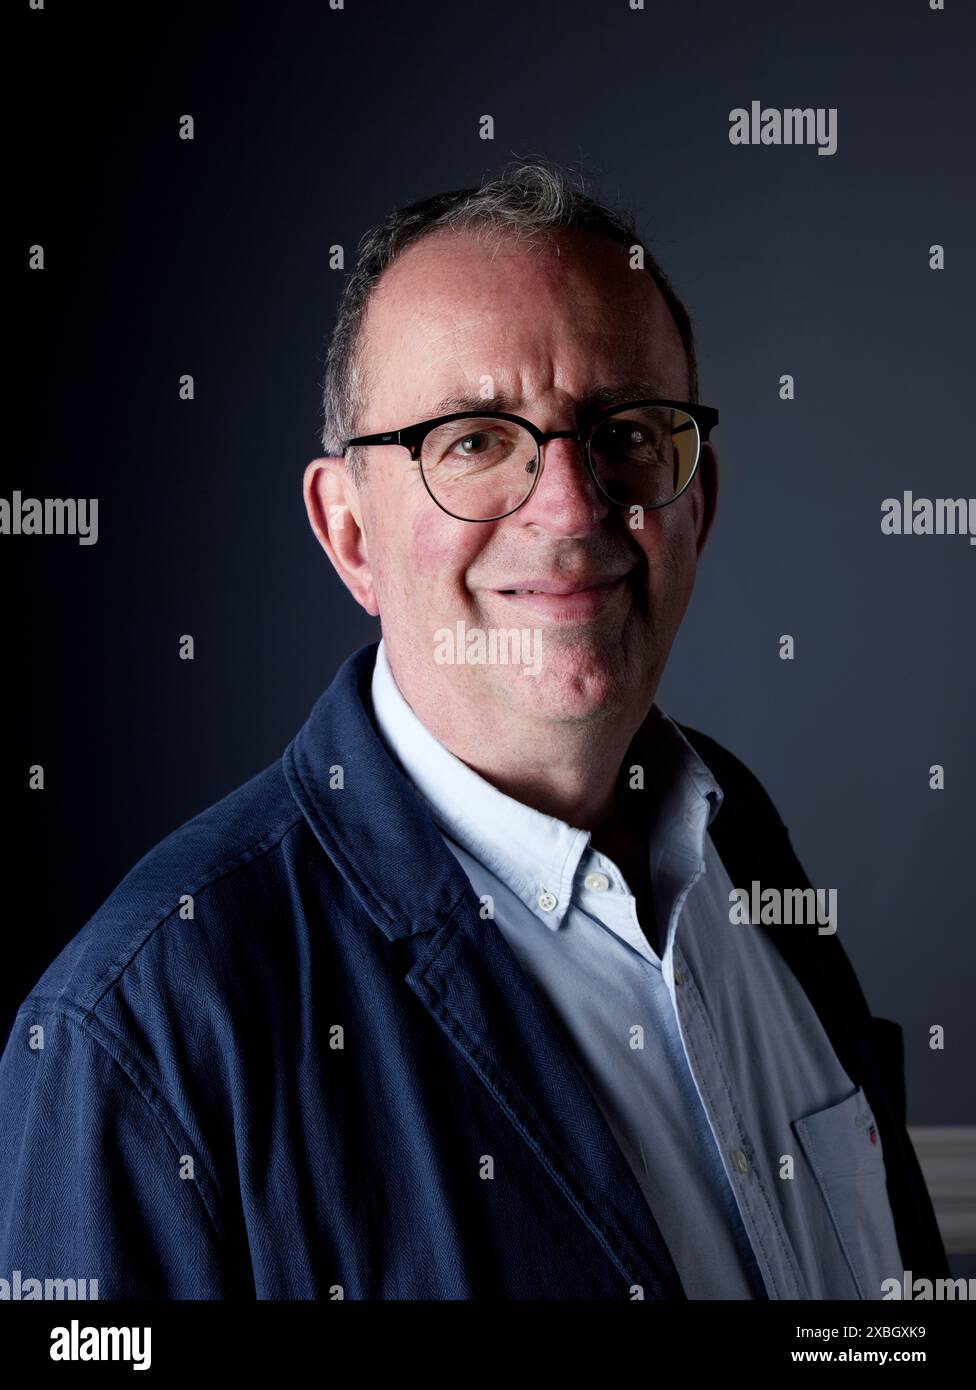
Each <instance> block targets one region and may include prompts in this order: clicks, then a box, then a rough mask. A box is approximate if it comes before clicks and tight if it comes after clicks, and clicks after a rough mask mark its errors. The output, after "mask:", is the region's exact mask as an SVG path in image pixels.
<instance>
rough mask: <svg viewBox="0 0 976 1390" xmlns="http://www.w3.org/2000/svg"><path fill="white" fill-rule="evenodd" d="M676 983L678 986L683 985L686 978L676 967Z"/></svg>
mask: <svg viewBox="0 0 976 1390" xmlns="http://www.w3.org/2000/svg"><path fill="white" fill-rule="evenodd" d="M674 982H675V984H676V985H683V984H684V982H685V977H684V975H682V973H681V971H680V970H679V969H678V967H677V966H675V967H674Z"/></svg>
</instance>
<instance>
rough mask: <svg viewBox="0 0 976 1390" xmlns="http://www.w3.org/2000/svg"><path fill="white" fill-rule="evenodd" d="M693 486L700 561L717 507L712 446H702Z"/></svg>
mask: <svg viewBox="0 0 976 1390" xmlns="http://www.w3.org/2000/svg"><path fill="white" fill-rule="evenodd" d="M695 484H696V496H695V529H696V530H697V532H698V541H697V544H696V551H697V555H698V558H699V559H701V553H702V551H703V550H704V549H705V542H706V541H707V540H708V533H709V531H710V530H711V529H712V522H713V521H714V520H715V511H716V508H717V506H718V454H717V453H716V451H715V445H714V444H703V445H702V451H701V458H700V459H699V460H698V475H697V478H696V480H695Z"/></svg>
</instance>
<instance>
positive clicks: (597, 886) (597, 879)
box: [583, 874, 610, 893]
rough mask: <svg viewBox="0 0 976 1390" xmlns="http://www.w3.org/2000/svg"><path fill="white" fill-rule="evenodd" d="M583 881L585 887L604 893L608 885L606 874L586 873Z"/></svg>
mask: <svg viewBox="0 0 976 1390" xmlns="http://www.w3.org/2000/svg"><path fill="white" fill-rule="evenodd" d="M583 882H584V883H585V884H586V886H587V888H590V889H592V891H593V892H594V893H605V892H606V891H607V889H608V888H609V887H610V880H609V879H608V878H607V876H606V874H587V875H586V878H584V880H583Z"/></svg>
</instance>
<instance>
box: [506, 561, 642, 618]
mask: <svg viewBox="0 0 976 1390" xmlns="http://www.w3.org/2000/svg"><path fill="white" fill-rule="evenodd" d="M629 574H630V571H629V570H628V571H627V572H626V573H624V574H619V575H593V576H590V577H588V578H585V579H577V580H573V581H569V580H560V579H553V580H547V579H533V580H530V581H529V582H528V583H526V584H517V585H511V586H510V587H507V588H504V589H496V590H495V592H496V593H497V594H499V595H500V596H501V597H502V598H504V599H506V600H508V601H510V602H513V603H517V604H518V606H519V607H520V608H524V609H526V610H527V611H530V612H533V613H536V614H538V615H539V616H540V617H547V618H553V619H557V620H558V619H563V620H565V621H569V622H582V621H585V620H586V619H588V618H593V617H596V615H597V614H598V613H599V612H600V611H601V610H602V609H603V607H604V606H605V604H607V603H608V602H610V600H611V599H612V598H613V596H614V595H615V594H616V593H617V592H618V591H619V590H620V589H622V588H623V587H624V584H625V582H626V580H627V578H628V575H629Z"/></svg>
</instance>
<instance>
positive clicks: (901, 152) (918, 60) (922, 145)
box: [0, 0, 976, 1124]
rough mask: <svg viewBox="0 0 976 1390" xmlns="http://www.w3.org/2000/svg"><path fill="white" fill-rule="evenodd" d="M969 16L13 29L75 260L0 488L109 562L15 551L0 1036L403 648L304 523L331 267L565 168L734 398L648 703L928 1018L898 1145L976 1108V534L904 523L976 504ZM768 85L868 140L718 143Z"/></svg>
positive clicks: (165, 19) (900, 11) (39, 281)
mask: <svg viewBox="0 0 976 1390" xmlns="http://www.w3.org/2000/svg"><path fill="white" fill-rule="evenodd" d="M964 9H965V7H964V6H963V5H961V4H953V3H952V0H949V3H948V9H947V12H946V13H942V14H940V13H932V12H930V11H929V9H928V6H927V3H926V0H888V2H887V3H885V4H883V5H882V4H877V5H875V4H867V3H862V4H855V5H851V4H850V3H848V0H829V3H824V2H823V0H821V2H820V3H794V4H791V5H790V6H789V7H788V9H784V8H783V7H782V6H780V5H778V4H774V3H756V2H755V0H753V2H752V3H735V4H721V3H718V2H717V0H716V2H715V3H703V2H702V0H699V2H698V3H695V0H681V3H653V0H648V3H647V6H646V9H645V10H644V11H643V12H639V11H638V12H634V11H631V10H630V9H629V8H628V5H627V3H626V0H614V2H613V3H608V2H607V0H599V3H598V2H597V0H593V3H590V4H586V3H583V2H582V0H575V3H562V4H559V5H552V4H547V3H543V0H536V2H535V3H522V2H520V3H514V0H513V2H512V3H498V2H497V0H496V2H495V3H485V4H479V5H477V6H463V5H459V4H456V3H437V2H435V0H412V3H410V4H395V3H392V0H390V2H389V3H387V2H386V0H372V2H370V0H366V2H365V3H364V0H358V3H357V0H349V3H347V5H346V8H345V9H344V10H342V11H330V10H329V9H328V8H327V6H326V4H325V3H324V0H321V2H320V3H307V4H305V3H297V0H291V2H290V3H282V2H281V0H278V3H275V4H270V3H269V4H266V5H252V6H250V7H247V6H242V5H237V4H206V5H204V4H200V3H193V4H188V3H166V4H158V3H157V4H153V3H148V0H143V2H142V3H141V4H140V5H138V6H135V5H132V4H128V3H127V4H99V5H95V6H84V7H82V6H78V5H75V4H71V5H69V4H67V3H64V2H62V3H58V0H49V3H48V5H47V7H46V9H45V10H44V11H43V12H40V13H31V12H29V11H27V8H26V5H23V6H22V7H21V11H22V12H21V13H20V15H19V16H18V17H17V19H16V27H17V29H18V31H19V32H18V34H17V35H15V38H14V42H13V45H12V48H11V60H10V61H11V65H12V67H14V68H16V70H17V72H18V73H19V74H20V76H21V78H22V79H23V80H24V89H23V90H24V93H25V95H24V97H23V99H22V102H21V104H20V105H19V107H18V115H17V117H16V118H15V119H16V128H15V129H14V130H13V131H12V133H11V132H8V135H9V138H10V141H11V143H12V144H13V145H14V146H15V148H14V150H13V158H14V159H15V161H16V164H17V167H16V168H15V169H14V170H13V171H12V174H11V178H12V179H13V180H14V181H15V183H14V189H13V191H14V192H15V193H16V200H15V204H14V217H13V219H12V230H13V231H14V232H15V241H17V243H18V249H17V251H16V257H17V258H19V264H20V265H22V266H26V250H25V248H26V247H27V246H28V245H30V244H32V243H35V242H40V243H43V245H44V247H45V251H46V257H47V268H46V269H45V270H44V272H43V273H33V274H32V273H30V272H28V271H27V270H26V269H23V270H22V271H19V272H18V273H17V275H16V281H17V288H18V290H19V291H20V293H21V306H22V312H21V313H20V315H19V318H18V319H17V320H16V323H15V327H14V329H13V330H12V333H13V336H14V342H13V346H14V348H15V356H16V360H17V368H16V373H15V375H14V376H13V377H12V378H10V381H11V388H12V389H11V393H10V395H9V396H8V401H7V410H8V412H9V416H12V417H13V425H14V430H15V431H17V430H20V429H22V431H23V434H22V438H21V439H20V441H19V442H16V438H17V436H16V434H15V433H14V431H9V432H8V441H7V447H6V449H5V450H4V458H3V472H4V487H3V495H4V496H7V497H9V496H10V493H11V491H12V490H13V489H14V488H19V489H20V490H21V491H22V492H23V493H25V494H30V495H34V496H39V497H47V496H52V497H53V496H69V497H92V496H96V497H98V498H99V499H100V515H99V527H100V536H99V540H98V543H97V545H95V546H91V547H82V546H79V545H78V544H77V542H76V541H75V540H74V539H72V538H70V537H21V538H14V539H11V538H6V537H5V538H3V539H2V552H3V557H4V559H5V560H6V561H7V562H8V563H7V566H6V567H5V574H6V575H7V576H8V578H7V579H6V580H5V590H4V591H5V596H6V602H5V605H4V606H5V613H6V619H7V621H6V622H5V642H4V645H5V647H6V650H7V653H8V664H7V672H6V680H5V684H6V687H7V693H8V695H9V696H10V697H12V701H13V710H12V712H11V713H10V714H9V715H8V724H7V731H6V732H7V737H6V738H5V740H4V745H5V747H4V763H5V767H4V783H3V786H4V792H3V795H4V800H5V802H6V808H7V811H8V812H9V815H10V819H11V822H12V830H11V832H10V833H9V834H8V836H7V839H6V844H5V850H6V855H5V859H6V864H5V873H4V897H5V900H6V906H7V911H6V913H5V918H6V927H7V931H6V938H7V950H6V951H5V953H4V960H5V967H6V968H5V970H4V976H3V995H2V999H0V1006H2V1007H0V1026H2V1030H3V1032H4V1035H5V1033H6V1029H7V1027H8V1026H9V1022H10V1020H11V1019H12V1015H13V1011H14V1009H15V1007H16V1005H17V1003H18V1002H19V1000H20V999H21V998H22V997H23V995H24V994H25V993H26V992H27V990H28V989H29V987H30V986H31V984H32V983H33V982H34V980H35V979H36V977H37V976H38V975H39V974H40V972H41V970H42V969H43V968H44V966H45V965H46V964H47V963H48V961H49V960H50V959H51V957H52V956H53V954H54V953H55V952H56V950H57V949H59V947H60V946H61V945H62V944H63V943H64V942H65V941H66V940H67V939H68V938H69V937H70V936H71V935H73V934H74V933H75V932H76V931H77V930H78V929H79V928H80V927H81V926H82V924H83V923H84V921H85V920H86V919H87V917H88V916H89V915H90V914H91V912H92V911H93V910H94V909H95V908H96V907H97V906H98V904H99V903H100V902H101V901H102V900H103V899H104V898H105V896H106V895H107V894H108V892H109V891H110V889H111V888H112V887H113V885H114V884H115V883H116V882H117V881H118V879H119V878H120V877H121V876H122V874H123V873H124V872H125V871H126V870H127V869H128V868H129V867H130V866H131V865H132V863H134V862H135V860H136V859H138V858H139V857H140V856H141V855H142V854H143V853H144V852H145V851H146V850H147V849H149V847H150V846H151V845H152V844H153V843H154V842H155V841H157V840H158V839H160V838H161V837H162V836H163V835H164V834H166V833H167V832H168V831H169V830H171V829H173V828H174V827H175V826H176V825H177V824H179V823H180V822H181V821H183V820H185V819H186V818H188V817H189V816H191V815H193V814H194V813H196V812H197V811H199V810H201V809H202V808H203V807H204V806H206V805H207V804H209V803H210V802H212V801H214V800H216V799H217V798H218V797H219V796H222V795H223V794H224V793H226V792H227V791H229V790H230V789H231V788H232V787H234V786H236V785H237V784H238V783H240V782H241V781H243V780H244V779H245V778H247V777H249V776H250V775H251V774H253V773H254V772H256V771H258V770H259V769H260V768H262V767H264V766H265V765H266V764H267V763H269V762H270V761H272V759H274V758H276V757H277V756H278V755H279V754H280V752H281V750H282V748H283V747H284V745H285V743H286V742H287V741H288V739H289V738H290V737H291V736H292V734H293V733H294V731H295V730H296V728H297V727H298V726H299V724H300V723H301V722H302V721H303V720H304V718H305V716H306V714H307V712H308V710H309V708H310V706H311V704H312V702H313V701H314V699H315V697H316V696H317V695H318V693H319V692H320V691H321V690H322V689H323V688H324V686H325V685H326V684H327V683H328V681H329V680H330V678H331V676H332V675H333V673H334V671H335V670H336V668H337V666H338V665H339V664H340V662H341V661H342V659H343V658H344V657H345V656H346V655H347V654H348V653H349V652H350V651H351V650H353V649H354V648H355V647H358V646H360V645H361V644H362V643H364V642H366V641H369V640H372V638H374V637H375V636H377V635H378V626H377V624H375V623H374V622H373V621H372V620H370V619H368V618H367V617H366V616H365V615H363V614H362V613H361V612H360V611H359V610H358V609H357V608H356V607H355V606H354V604H353V602H352V600H351V599H350V598H349V597H348V595H347V594H346V591H345V590H344V589H343V588H342V586H341V585H340V583H339V581H338V579H337V578H336V577H335V575H334V573H333V572H332V569H331V567H330V566H329V563H328V561H327V560H326V558H325V556H324V554H323V553H322V551H321V550H320V549H319V547H318V545H317V543H316V542H315V540H314V538H313V536H312V534H311V531H310V530H309V528H308V525H307V521H306V518H305V513H304V509H303V505H302V499H301V478H302V472H303V469H304V467H305V465H306V463H307V462H308V460H309V459H310V458H312V457H314V456H315V455H316V454H317V453H319V452H320V449H319V447H318V444H317V433H318V430H319V428H320V423H319V417H318V391H319V383H320V379H321V374H322V367H323V360H324V353H325V349H326V345H327V341H328V333H329V330H330V328H331V323H332V316H333V312H334V308H335V304H336V299H337V295H338V292H339V289H340V284H341V273H340V272H335V271H330V269H329V265H328V248H329V247H330V246H331V245H332V244H333V243H341V244H342V245H343V246H344V247H345V248H346V257H347V263H349V264H351V262H352V260H353V258H354V250H355V244H356V241H357V240H358V238H359V236H360V235H361V234H362V233H363V231H364V230H365V229H366V227H367V226H369V225H371V224H372V223H374V222H375V221H377V220H378V219H379V218H380V217H381V216H382V215H383V214H385V213H386V211H387V210H388V209H389V208H390V207H392V206H393V205H395V204H398V203H403V202H406V201H409V200H412V199H414V198H418V197H421V196H424V195H426V194H429V193H432V192H435V191H437V190H440V189H446V188H451V187H455V186H458V185H462V184H470V183H477V182H479V181H480V180H481V178H482V177H483V175H485V174H486V173H488V172H497V171H498V170H499V169H500V168H501V166H502V165H503V164H504V163H505V162H506V161H508V160H510V159H512V158H513V157H530V156H532V155H543V156H546V157H549V158H551V159H555V160H559V161H561V162H563V163H568V164H570V165H571V166H572V167H573V168H574V169H576V170H578V171H579V172H580V173H582V174H583V175H584V177H585V180H586V186H587V188H588V190H590V191H592V192H594V193H595V194H596V195H597V196H600V197H603V198H604V199H606V200H608V201H610V202H611V203H620V204H622V205H623V206H625V207H627V208H628V209H630V210H632V211H633V212H635V213H636V215H637V217H638V220H639V224H640V227H641V229H642V231H643V233H644V235H645V237H646V238H647V239H648V241H649V243H650V244H651V246H652V249H654V251H655V254H657V255H658V257H659V259H660V260H661V261H662V263H663V264H664V266H665V269H666V270H667V271H668V273H669V274H670V275H671V276H672V278H673V279H674V281H675V283H676V286H677V288H678V291H679V293H680V294H682V296H683V297H684V299H685V301H686V303H687V304H688V307H689V309H690V311H691V313H692V315H693V318H694V321H695V324H696V329H697V334H698V342H699V352H700V359H701V398H702V400H703V401H705V402H706V403H708V404H710V405H715V406H717V407H718V408H719V409H720V411H721V416H722V422H721V425H720V426H719V428H718V430H717V432H716V434H715V436H714V437H715V442H716V444H717V446H718V450H719V458H720V463H721V468H722V475H721V497H720V505H719V514H718V519H717V523H716V528H715V530H714V531H713V534H712V537H711V539H710V541H709V544H708V548H707V551H706V555H705V558H704V561H703V563H702V567H701V571H700V576H699V585H698V589H697V591H696V595H695V597H694V599H693V602H692V606H691V609H690V611H689V614H688V616H687V619H686V621H685V625H684V627H683V629H682V632H681V634H680V635H679V638H678V641H677V644H676V646H675V649H674V654H673V657H672V660H671V664H670V666H669V668H668V672H667V675H666V678H665V683H664V685H663V687H662V690H661V692H660V700H661V703H662V704H663V706H664V708H665V709H667V710H668V712H669V713H671V714H673V715H674V716H675V717H676V718H679V719H681V720H682V721H684V722H686V723H689V724H691V725H693V726H694V727H697V728H700V729H703V730H705V731H706V732H708V733H710V734H711V735H712V736H713V737H715V738H717V739H719V740H720V741H721V742H723V743H725V744H726V745H727V746H728V747H729V748H731V749H732V750H733V751H734V752H736V753H737V754H738V755H739V756H740V757H742V758H743V759H744V760H745V761H746V762H747V763H748V764H749V765H750V766H751V767H752V768H753V770H754V771H755V772H756V773H757V774H758V775H759V776H760V778H761V779H762V780H763V781H764V783H765V784H766V786H767V787H768V789H769V791H770V793H771V794H772V796H773V798H774V800H775V801H776V803H777V805H778V807H779V809H780V811H781V813H782V815H783V817H784V819H785V820H786V822H787V824H788V826H789V827H790V831H791V834H792V837H793V841H794V844H795V846H796V849H797V852H798V854H799V856H800V859H801V861H802V862H803V864H804V867H805V868H806V870H807V872H808V874H809V875H810V877H811V879H812V881H813V882H814V883H815V884H818V885H821V886H824V887H828V888H829V887H835V888H837V890H838V893H839V917H840V931H841V937H842V940H843V942H844V945H845V947H846V949H847V950H848V953H849V954H850V956H851V958H852V960H853V963H854V965H855V968H856V969H857V971H858V973H859V975H860V978H861V980H862V983H863V985H864V988H865V991H866V993H867V995H868V999H869V1001H870V1003H871V1006H872V1009H873V1011H874V1012H875V1013H877V1014H882V1015H885V1016H888V1017H891V1018H895V1019H897V1020H898V1021H899V1022H900V1023H902V1024H903V1025H904V1028H905V1041H906V1052H907V1078H908V1093H909V1120H910V1121H911V1122H912V1123H914V1124H950V1123H966V1122H968V1123H972V1122H973V1118H974V1116H973V1105H972V1100H973V1097H972V1089H971V1085H972V1083H971V1076H972V1065H971V1058H972V1056H973V1043H974V1036H973V1035H974V1022H973V1012H974V1011H973V1009H972V1007H971V1002H970V1001H971V996H972V991H973V963H974V954H976V950H974V941H973V935H974V934H973V928H974V912H973V890H974V875H973V867H972V863H973V848H972V845H973V822H974V816H973V810H972V805H973V800H972V795H973V794H972V784H973V773H974V768H973V741H972V737H971V734H970V729H969V719H968V717H969V716H971V712H972V709H973V708H974V703H976V702H974V698H973V696H974V672H973V664H974V663H973V650H972V618H971V613H970V612H968V611H967V610H968V609H969V608H970V607H971V604H972V599H973V595H974V591H976V585H974V575H976V548H974V547H971V546H969V545H968V543H967V541H966V539H965V538H962V537H886V536H883V535H882V534H881V530H880V506H881V502H882V499H883V498H885V497H886V496H889V495H896V496H898V495H900V494H901V492H902V490H903V489H905V488H910V489H912V490H913V491H914V492H915V493H916V494H917V495H924V496H928V497H956V496H966V495H968V494H969V493H971V492H972V491H973V454H972V433H971V425H970V409H969V407H970V404H971V401H972V373H973V361H974V356H973V349H972V336H971V335H972V323H973V314H972V309H973V270H972V248H973V245H974V244H976V236H974V217H973V211H974V197H973V185H972V180H971V170H969V169H967V167H966V165H967V161H968V158H969V156H970V155H971V152H972V149H973V134H974V132H973V122H972V99H971V72H972V67H971V58H972V52H973V40H974V38H976V33H974V29H976V26H974V23H973V18H972V13H971V12H970V14H968V15H966V14H965V13H964ZM753 99H758V100H760V101H761V102H762V103H763V104H764V105H765V106H775V107H780V108H782V107H786V106H814V107H817V106H822V107H829V106H836V107H837V108H838V111H839V115H838V151H837V153H836V154H835V155H833V156H830V157H825V156H820V155H818V154H817V152H816V149H815V148H811V147H796V148H786V147H780V148H776V147H757V148H737V147H734V146H732V145H731V144H730V143H729V140H728V128H729V122H728V113H729V111H730V110H731V109H732V108H733V107H737V106H745V107H748V106H749V103H750V102H751V101H752V100H753ZM184 113H190V114H192V115H193V116H194V118H195V122H196V138H195V140H194V141H193V142H192V143H189V142H184V141H181V140H179V139H178V138H177V129H178V120H179V117H180V116H181V115H182V114H184ZM486 113H490V114H491V115H493V116H494V119H495V140H494V142H493V143H490V142H485V141H482V140H480V139H479V138H478V129H479V119H480V117H481V116H482V115H484V114H486ZM18 189H19V190H20V191H19V192H18V191H17V190H18ZM935 242H939V243H942V244H944V245H945V247H946V262H947V268H946V269H945V270H944V271H942V272H938V273H937V272H933V271H930V270H929V269H928V248H929V246H930V245H931V244H932V243H935ZM187 372H188V373H192V374H193V376H194V378H195V382H196V399H195V401H193V402H192V403H184V402H181V401H180V400H179V398H178V394H177V391H178V380H179V377H180V376H181V374H183V373H187ZM787 372H788V373H792V374H793V375H794V376H795V378H796V383H797V398H796V400H795V401H793V402H788V403H787V402H782V401H780V400H779V398H778V389H779V387H778V384H779V377H780V376H781V374H783V373H787ZM11 567H12V569H13V578H12V581H11V579H10V577H9V576H10V574H11ZM787 632H788V633H792V634H793V635H794V636H795V638H796V643H797V658H796V660H795V661H793V662H791V663H786V662H782V661H780V660H779V657H778V639H779V637H780V634H782V633H787ZM183 633H191V634H193V636H194V638H195V640H196V659H195V660H194V661H193V662H184V661H181V660H179V659H178V639H179V637H180V635H181V634H183ZM937 762H938V763H942V764H944V765H945V768H946V789H945V791H943V792H933V791H930V790H929V789H928V768H929V766H930V764H932V763H937ZM32 763H42V764H43V765H44V768H45V773H46V779H47V786H46V789H45V790H44V791H43V792H31V791H29V790H28V787H27V767H28V765H29V764H32ZM933 1024H942V1025H944V1027H945V1029H946V1049H945V1051H944V1052H932V1051H930V1050H929V1047H928V1030H929V1028H930V1027H931V1026H932V1025H933Z"/></svg>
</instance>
